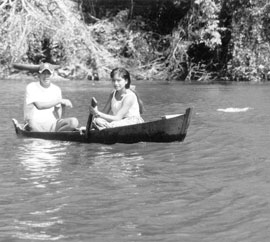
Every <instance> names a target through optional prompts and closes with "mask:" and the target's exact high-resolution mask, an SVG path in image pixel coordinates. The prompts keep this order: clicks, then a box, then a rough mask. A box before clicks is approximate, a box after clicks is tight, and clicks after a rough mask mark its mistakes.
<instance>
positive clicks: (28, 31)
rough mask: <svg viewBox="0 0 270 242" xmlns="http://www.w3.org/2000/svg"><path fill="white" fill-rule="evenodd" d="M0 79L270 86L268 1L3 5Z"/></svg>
mask: <svg viewBox="0 0 270 242" xmlns="http://www.w3.org/2000/svg"><path fill="white" fill-rule="evenodd" d="M0 15H1V18H0V31H1V35H0V64H1V65H0V73H1V76H2V77H7V76H10V75H11V74H12V73H14V71H15V70H14V69H13V68H11V64H12V63H14V62H19V63H28V64H39V63H40V62H43V61H47V62H50V63H53V64H59V65H61V68H60V69H58V75H60V76H62V77H65V78H69V79H75V80H80V79H89V80H91V79H98V78H108V76H109V75H108V73H109V71H110V70H111V69H112V68H114V67H115V66H125V67H126V68H128V69H130V70H131V73H133V75H134V76H135V78H136V79H143V80H147V79H151V80H152V79H164V80H167V81H171V80H179V81H186V82H192V81H200V82H211V81H269V80H270V69H269V66H270V65H269V64H270V63H269V62H270V53H269V43H270V24H269V23H270V4H269V1H267V0H258V1H253V0H240V1H239V0H174V1H173V0H158V1H156V0H147V1H145V0H130V1H124V0H73V1H72V0H43V1H34V0H0Z"/></svg>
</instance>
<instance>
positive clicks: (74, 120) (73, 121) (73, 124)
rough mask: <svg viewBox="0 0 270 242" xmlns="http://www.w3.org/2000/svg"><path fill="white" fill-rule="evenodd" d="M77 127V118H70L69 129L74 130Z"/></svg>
mask: <svg viewBox="0 0 270 242" xmlns="http://www.w3.org/2000/svg"><path fill="white" fill-rule="evenodd" d="M78 126H79V121H78V119H77V118H70V127H71V128H74V129H76V128H77V127H78Z"/></svg>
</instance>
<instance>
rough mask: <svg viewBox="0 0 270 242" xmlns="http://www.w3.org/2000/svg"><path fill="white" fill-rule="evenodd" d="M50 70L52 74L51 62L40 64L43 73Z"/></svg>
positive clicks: (40, 71)
mask: <svg viewBox="0 0 270 242" xmlns="http://www.w3.org/2000/svg"><path fill="white" fill-rule="evenodd" d="M45 70H48V71H49V72H50V73H51V74H52V73H53V70H54V69H53V67H52V65H51V64H49V63H41V64H40V66H39V71H38V72H39V73H42V72H43V71H45Z"/></svg>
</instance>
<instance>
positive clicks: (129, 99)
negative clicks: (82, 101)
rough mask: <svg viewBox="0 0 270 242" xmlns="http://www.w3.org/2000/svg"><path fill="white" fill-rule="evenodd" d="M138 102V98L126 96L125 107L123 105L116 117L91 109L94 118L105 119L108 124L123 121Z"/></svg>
mask: <svg viewBox="0 0 270 242" xmlns="http://www.w3.org/2000/svg"><path fill="white" fill-rule="evenodd" d="M136 101H137V100H136V96H133V95H128V96H126V97H125V99H124V100H123V105H122V107H121V109H120V110H119V111H118V113H117V115H115V116H114V115H110V114H106V113H103V112H100V111H98V109H97V108H91V109H90V111H91V112H92V113H93V115H94V116H97V117H100V118H103V119H105V120H107V121H108V122H112V121H118V120H121V119H123V118H124V117H125V115H126V114H127V112H128V110H129V109H130V107H131V106H132V104H133V103H134V102H136Z"/></svg>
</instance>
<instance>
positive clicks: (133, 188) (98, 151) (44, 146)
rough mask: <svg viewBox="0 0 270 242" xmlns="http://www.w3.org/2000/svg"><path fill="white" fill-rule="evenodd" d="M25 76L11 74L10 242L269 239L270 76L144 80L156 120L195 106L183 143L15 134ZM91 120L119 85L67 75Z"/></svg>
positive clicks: (3, 169)
mask: <svg viewBox="0 0 270 242" xmlns="http://www.w3.org/2000/svg"><path fill="white" fill-rule="evenodd" d="M28 82H29V81H23V80H0V84H1V89H0V95H1V101H0V112H1V115H0V121H1V127H0V131H1V136H0V145H1V146H0V194H1V195H0V241H12V242H13V241H14V242H15V241H16V242H17V241H19V242H20V241H27V242H28V241H63V242H69V241H70V242H80V241H81V242H86V241H87V242H88V241H106V242H107V241H108V242H112V241H117V242H122V241H123V242H129V241H138V242H144V241H145V242H148V241H151V242H158V241H161V242H176V241H177V242H178V241H181V242H182V241H183V242H197V241H198V242H204V241H205V242H228V241H229V242H241V241H243V242H264V241H267V242H268V241H270V95H269V93H270V85H267V84H264V85H262V84H261V85H259V84H258V85H248V84H241V85H184V84H180V83H171V84H166V83H163V82H148V83H143V82H136V83H135V85H136V90H137V91H138V93H139V94H140V96H141V99H142V100H143V101H144V103H145V108H146V112H145V114H144V116H143V117H144V119H145V120H151V119H155V118H158V117H160V116H162V115H164V114H176V113H183V112H184V111H185V109H186V108H187V107H193V108H194V109H193V116H192V120H191V123H190V127H189V130H188V134H187V137H186V139H185V140H184V142H182V143H181V142H180V143H179V142H173V143H161V144H157V143H137V144H128V145H126V144H115V145H101V144H80V143H69V142H59V141H45V140H38V139H19V138H17V137H16V135H15V132H14V129H13V125H12V122H11V119H12V118H16V119H18V120H19V121H22V117H23V96H24V89H25V86H26V84H27V83H28ZM56 84H57V85H59V86H60V87H61V88H62V91H63V96H65V97H68V98H70V99H71V101H72V102H73V105H74V108H73V109H69V110H68V111H67V115H68V116H76V117H78V118H79V120H80V123H81V125H82V126H85V124H86V121H87V116H88V105H89V103H90V99H91V97H92V96H95V97H96V99H97V100H98V102H99V105H100V106H103V105H104V104H105V101H106V99H107V95H108V93H109V92H110V90H111V86H110V82H103V83H102V82H100V83H97V84H95V85H93V84H92V82H83V81H78V82H76V81H70V82H66V81H57V83H56Z"/></svg>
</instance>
